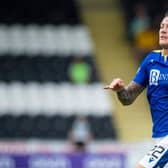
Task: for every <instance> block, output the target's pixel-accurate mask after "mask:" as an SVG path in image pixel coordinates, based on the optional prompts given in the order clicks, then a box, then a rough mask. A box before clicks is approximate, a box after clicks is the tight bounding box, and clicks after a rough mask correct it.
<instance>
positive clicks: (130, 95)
mask: <svg viewBox="0 0 168 168" xmlns="http://www.w3.org/2000/svg"><path fill="white" fill-rule="evenodd" d="M144 89H145V88H144V87H143V86H141V85H139V84H137V83H135V82H134V81H132V82H130V83H129V84H128V86H126V87H124V88H123V89H121V90H119V91H117V96H118V99H119V100H120V102H121V103H122V104H123V105H130V104H132V103H133V102H134V100H135V99H136V97H137V96H138V95H139V94H140V93H141V92H142V91H143V90H144Z"/></svg>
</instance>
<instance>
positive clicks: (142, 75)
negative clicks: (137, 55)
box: [133, 58, 148, 87]
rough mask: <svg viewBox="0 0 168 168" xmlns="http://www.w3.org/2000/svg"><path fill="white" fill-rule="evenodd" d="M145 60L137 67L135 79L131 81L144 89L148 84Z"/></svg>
mask: <svg viewBox="0 0 168 168" xmlns="http://www.w3.org/2000/svg"><path fill="white" fill-rule="evenodd" d="M147 60H148V59H147V58H146V59H145V60H144V61H143V62H142V63H141V65H140V66H139V68H138V70H137V72H136V74H135V77H134V79H133V81H134V82H136V83H138V84H140V85H142V86H143V87H146V86H147V84H148V75H147Z"/></svg>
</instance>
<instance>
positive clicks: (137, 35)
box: [0, 0, 168, 168]
mask: <svg viewBox="0 0 168 168" xmlns="http://www.w3.org/2000/svg"><path fill="white" fill-rule="evenodd" d="M167 8H168V2H167V1H166V0H160V1H155V2H154V1H151V0H148V1H135V0H47V1H46V0H36V1H32V0H29V1H21V0H13V1H9V0H5V1H4V0H2V2H1V6H0V128H1V129H0V168H79V167H80V168H95V167H96V168H133V167H135V164H136V161H138V159H139V158H141V157H142V156H143V154H144V153H146V151H147V149H149V147H150V145H151V144H152V142H151V128H152V123H151V117H150V112H149V107H148V103H147V101H146V97H145V96H146V93H145V92H143V94H141V95H140V96H139V97H138V99H137V100H136V102H135V103H134V104H133V105H131V106H122V105H121V103H120V102H119V101H118V100H117V97H116V95H115V94H114V93H112V92H111V91H107V90H104V89H103V87H104V86H105V85H107V84H110V82H111V80H112V79H113V78H115V77H120V78H123V79H124V80H125V83H126V84H127V83H129V82H130V81H131V80H132V78H133V77H134V75H135V72H136V70H137V68H138V66H139V64H140V62H141V61H142V59H143V58H144V57H145V56H146V54H147V53H149V52H150V51H151V50H155V49H159V46H158V29H159V24H160V21H161V19H162V17H163V15H164V13H165V12H166V10H167Z"/></svg>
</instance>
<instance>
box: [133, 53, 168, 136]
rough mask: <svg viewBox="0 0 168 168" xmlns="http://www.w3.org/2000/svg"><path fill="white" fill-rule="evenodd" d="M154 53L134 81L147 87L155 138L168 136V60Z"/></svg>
mask: <svg viewBox="0 0 168 168" xmlns="http://www.w3.org/2000/svg"><path fill="white" fill-rule="evenodd" d="M165 58H166V57H164V56H163V55H162V51H161V50H159V51H152V52H151V53H149V55H147V57H146V58H145V59H144V61H143V62H142V63H141V65H140V67H139V69H138V71H137V73H136V75H135V77H134V79H133V81H134V82H136V83H138V84H140V85H142V86H144V87H147V98H148V101H149V105H150V110H151V116H152V121H153V137H163V136H165V135H168V60H167V58H166V59H165Z"/></svg>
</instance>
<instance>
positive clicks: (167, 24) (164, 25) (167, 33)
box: [159, 16, 168, 49]
mask: <svg viewBox="0 0 168 168" xmlns="http://www.w3.org/2000/svg"><path fill="white" fill-rule="evenodd" d="M159 44H160V46H161V47H162V48H164V49H168V16H166V17H164V18H163V20H162V22H161V24H160V30H159Z"/></svg>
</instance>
